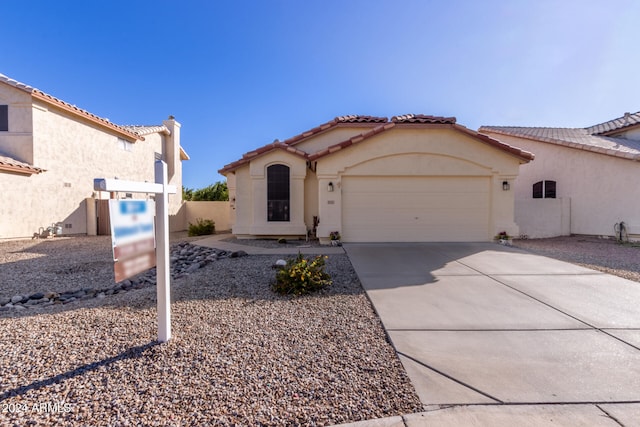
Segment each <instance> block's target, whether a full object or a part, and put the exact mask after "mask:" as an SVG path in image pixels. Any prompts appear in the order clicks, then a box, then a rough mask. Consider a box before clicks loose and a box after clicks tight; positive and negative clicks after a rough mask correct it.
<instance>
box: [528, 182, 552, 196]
mask: <svg viewBox="0 0 640 427" xmlns="http://www.w3.org/2000/svg"><path fill="white" fill-rule="evenodd" d="M533 198H534V199H555V198H556V182H555V181H538V182H536V183H535V184H533Z"/></svg>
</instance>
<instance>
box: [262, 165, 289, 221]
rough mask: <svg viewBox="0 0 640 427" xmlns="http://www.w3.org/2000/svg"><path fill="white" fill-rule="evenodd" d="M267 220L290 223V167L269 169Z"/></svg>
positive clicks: (275, 166)
mask: <svg viewBox="0 0 640 427" xmlns="http://www.w3.org/2000/svg"><path fill="white" fill-rule="evenodd" d="M267 220H268V221H289V166H285V165H271V166H269V167H268V168H267Z"/></svg>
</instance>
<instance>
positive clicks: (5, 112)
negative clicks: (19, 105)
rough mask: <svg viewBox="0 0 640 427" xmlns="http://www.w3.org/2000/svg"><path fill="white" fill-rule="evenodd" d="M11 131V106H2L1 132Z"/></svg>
mask: <svg viewBox="0 0 640 427" xmlns="http://www.w3.org/2000/svg"><path fill="white" fill-rule="evenodd" d="M8 131H9V106H8V105H0V132H8Z"/></svg>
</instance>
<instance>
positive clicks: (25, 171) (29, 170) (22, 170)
mask: <svg viewBox="0 0 640 427" xmlns="http://www.w3.org/2000/svg"><path fill="white" fill-rule="evenodd" d="M0 170H1V171H6V172H12V173H19V174H22V175H37V174H39V173H42V172H44V171H45V170H44V169H40V168H36V167H23V166H15V165H3V164H0Z"/></svg>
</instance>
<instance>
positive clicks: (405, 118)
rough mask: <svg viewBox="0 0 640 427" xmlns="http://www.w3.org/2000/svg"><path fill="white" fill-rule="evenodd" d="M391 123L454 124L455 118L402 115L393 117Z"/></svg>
mask: <svg viewBox="0 0 640 427" xmlns="http://www.w3.org/2000/svg"><path fill="white" fill-rule="evenodd" d="M391 121H392V122H394V123H423V124H448V125H453V124H455V123H456V118H455V117H438V116H427V115H424V114H404V115H402V116H393V117H392V118H391Z"/></svg>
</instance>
